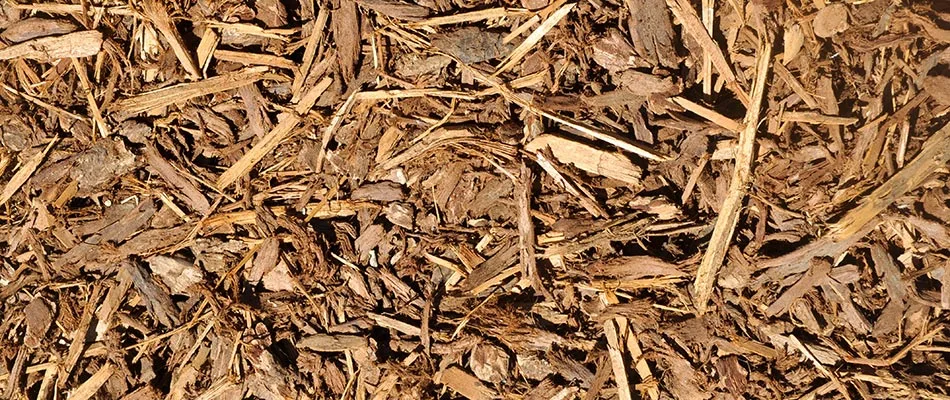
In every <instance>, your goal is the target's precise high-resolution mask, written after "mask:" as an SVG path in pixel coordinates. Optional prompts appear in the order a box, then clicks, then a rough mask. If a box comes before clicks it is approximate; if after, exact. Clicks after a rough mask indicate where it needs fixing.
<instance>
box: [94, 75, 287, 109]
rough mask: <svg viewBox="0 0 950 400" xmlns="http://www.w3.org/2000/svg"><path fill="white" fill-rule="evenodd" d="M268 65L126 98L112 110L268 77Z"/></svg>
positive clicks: (159, 103) (160, 104)
mask: <svg viewBox="0 0 950 400" xmlns="http://www.w3.org/2000/svg"><path fill="white" fill-rule="evenodd" d="M267 71H268V68H267V67H251V68H246V69H243V70H240V71H237V72H232V73H229V74H227V75H221V76H216V77H213V78H208V79H205V80H202V81H198V82H191V83H182V84H178V85H174V86H169V87H164V88H161V89H157V90H153V91H151V92H147V93H142V94H139V95H136V96H132V97H128V98H125V99H122V100H119V101H116V102H115V103H113V104H112V107H111V109H110V111H112V112H113V113H125V114H137V113H140V112H145V111H150V110H154V109H156V108H159V107H165V106H169V105H172V104H175V103H179V102H183V101H186V100H190V99H193V98H195V97H200V96H205V95H209V94H213V93H219V92H223V91H227V90H231V89H237V88H239V87H241V86H244V85H247V84H251V83H254V82H257V81H259V80H262V79H267V78H268V77H270V76H271V75H272V74H269V73H267Z"/></svg>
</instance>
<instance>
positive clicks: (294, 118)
mask: <svg viewBox="0 0 950 400" xmlns="http://www.w3.org/2000/svg"><path fill="white" fill-rule="evenodd" d="M332 82H333V79H332V78H324V79H323V80H322V81H320V83H318V84H317V85H315V86H314V87H313V88H312V89H310V91H309V92H308V93H307V94H306V95H304V97H303V99H301V102H300V103H298V104H297V106H295V107H294V111H295V112H296V114H291V113H284V116H283V118H282V119H281V120H280V122H279V123H277V125H276V126H274V128H273V129H271V130H270V132H268V133H267V135H264V137H263V138H261V140H260V141H258V142H257V144H255V145H254V146H253V147H251V149H250V150H248V152H247V153H244V155H243V156H241V158H240V159H239V160H238V161H237V162H236V163H234V165H231V167H230V168H228V169H227V170H226V171H224V173H222V174H221V176H219V177H218V180H217V182H215V186H216V187H217V188H218V189H219V190H224V189H225V188H227V187H228V186H230V185H231V184H232V183H234V181H236V180H237V179H238V178H240V177H242V176H244V175H247V173H248V172H250V171H251V168H254V166H255V165H257V163H258V162H260V161H261V160H262V159H264V156H266V155H267V154H268V153H270V152H271V151H273V150H274V149H275V148H277V146H278V145H279V144H280V143H281V142H282V141H284V139H287V137H288V136H290V135H291V134H292V133H293V131H294V129H296V128H297V125H298V124H299V123H300V122H301V117H300V116H299V115H300V114H306V113H307V112H309V111H310V108H311V107H313V104H314V103H315V102H316V100H317V98H318V97H320V95H321V94H323V92H324V91H326V90H327V88H329V87H330V84H331V83H332Z"/></svg>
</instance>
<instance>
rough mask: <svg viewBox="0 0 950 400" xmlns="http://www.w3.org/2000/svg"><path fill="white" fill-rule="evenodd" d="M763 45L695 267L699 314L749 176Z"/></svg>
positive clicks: (765, 61) (767, 52)
mask: <svg viewBox="0 0 950 400" xmlns="http://www.w3.org/2000/svg"><path fill="white" fill-rule="evenodd" d="M763 42H764V43H763V48H762V49H761V50H760V51H759V55H758V62H757V63H756V77H755V86H753V87H752V104H751V105H750V107H749V110H748V112H747V113H746V117H745V121H744V123H745V129H744V130H743V131H742V132H741V133H740V134H739V145H738V148H737V149H736V166H735V169H734V170H733V174H732V182H730V183H729V192H728V194H727V195H726V200H725V201H724V202H723V204H722V207H721V208H720V209H719V218H717V219H716V226H715V228H714V229H713V233H712V238H711V239H710V240H709V247H708V248H707V249H706V253H705V254H703V260H702V262H701V263H700V265H699V270H698V271H696V281H695V282H694V285H693V286H694V287H693V290H694V296H695V297H694V305H695V306H696V310H697V311H698V312H699V313H700V314H702V313H704V312H706V304H707V303H708V302H709V298H710V297H711V296H712V292H713V284H715V282H716V274H717V273H718V272H719V267H720V266H722V261H723V259H725V257H726V250H727V249H728V248H729V244H730V243H731V242H732V234H733V233H734V232H735V229H736V222H738V220H739V209H740V208H742V201H743V200H744V199H745V194H746V184H747V183H748V182H749V179H750V178H751V176H752V161H753V160H754V159H755V132H756V130H758V127H759V114H760V110H761V108H762V99H763V97H764V94H765V83H766V77H768V74H769V66H770V65H771V61H772V44H771V42H770V41H769V39H763Z"/></svg>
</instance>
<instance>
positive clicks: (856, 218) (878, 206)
mask: <svg viewBox="0 0 950 400" xmlns="http://www.w3.org/2000/svg"><path fill="white" fill-rule="evenodd" d="M948 161H950V124H947V125H944V127H943V128H941V129H940V130H939V131H937V133H935V134H934V135H933V136H931V137H930V138H929V139H927V141H926V142H924V143H923V145H921V150H920V153H918V154H917V156H916V157H914V159H913V160H911V162H910V163H908V164H907V165H905V166H904V168H902V169H901V170H900V171H898V172H897V173H896V174H894V176H892V177H890V178H889V179H888V180H887V181H886V182H884V183H883V184H881V185H880V186H878V187H877V189H874V191H873V192H871V194H869V195H868V196H867V197H865V198H864V199H862V200H861V203H860V205H858V206H857V207H855V208H853V209H851V210H850V211H848V213H847V214H845V215H844V216H843V217H841V219H840V220H839V221H838V222H837V223H835V224H833V225H831V227H830V228H829V233H828V235H829V237H830V238H831V239H832V240H834V241H842V240H847V239H848V238H849V237H851V236H853V235H854V234H856V233H857V232H859V231H861V230H862V228H863V227H864V226H865V225H867V224H868V223H870V222H871V221H872V220H874V219H875V218H876V217H877V216H878V215H879V214H880V213H881V212H882V211H884V210H885V209H886V208H887V207H889V206H890V205H891V203H893V202H894V200H897V198H899V197H901V196H903V195H904V194H906V193H907V192H910V191H912V190H914V189H916V188H917V187H918V186H920V185H921V184H923V183H924V182H925V181H926V179H927V178H928V177H929V176H930V174H931V173H933V172H934V171H935V170H936V169H938V168H940V167H946V165H947V162H948Z"/></svg>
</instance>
